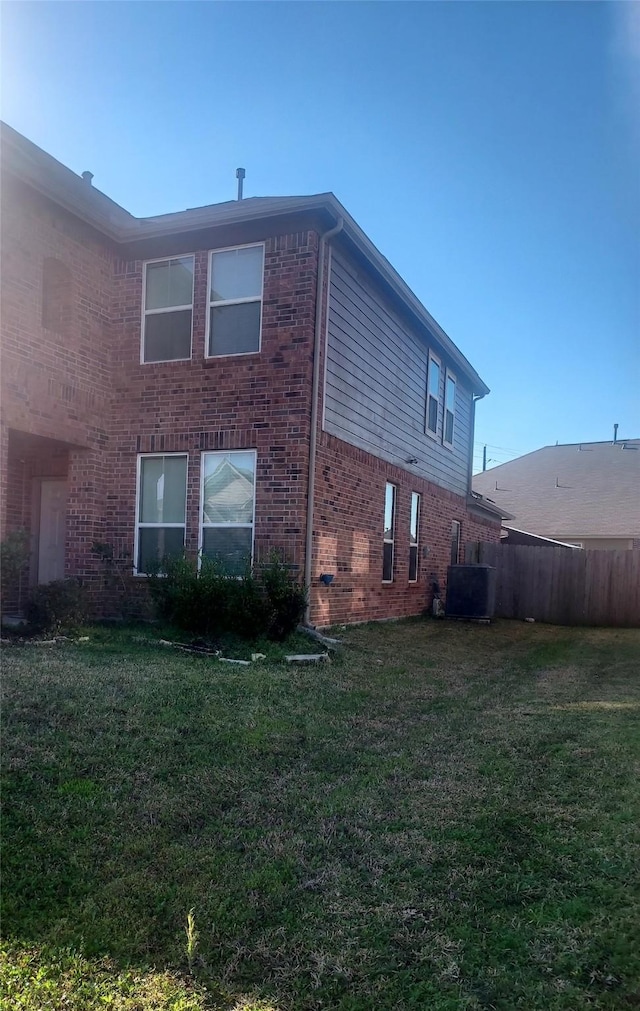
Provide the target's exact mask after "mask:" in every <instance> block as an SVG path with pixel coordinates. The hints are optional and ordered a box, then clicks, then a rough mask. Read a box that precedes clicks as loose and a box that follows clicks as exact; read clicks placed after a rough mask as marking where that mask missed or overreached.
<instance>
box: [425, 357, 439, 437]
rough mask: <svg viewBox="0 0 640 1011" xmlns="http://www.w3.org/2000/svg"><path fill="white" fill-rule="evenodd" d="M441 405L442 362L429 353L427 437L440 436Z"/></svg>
mask: <svg viewBox="0 0 640 1011" xmlns="http://www.w3.org/2000/svg"><path fill="white" fill-rule="evenodd" d="M439 404H440V362H439V361H438V359H437V358H436V357H435V356H434V355H432V354H431V352H429V365H428V371H427V412H426V420H425V431H426V433H427V435H432V436H433V437H434V439H435V438H437V436H438V413H439V412H438V407H439Z"/></svg>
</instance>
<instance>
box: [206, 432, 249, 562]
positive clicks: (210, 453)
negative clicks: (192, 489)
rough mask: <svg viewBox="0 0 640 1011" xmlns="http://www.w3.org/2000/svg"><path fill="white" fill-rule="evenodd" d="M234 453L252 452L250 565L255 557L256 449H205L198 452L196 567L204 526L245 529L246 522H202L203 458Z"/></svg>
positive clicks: (232, 454)
mask: <svg viewBox="0 0 640 1011" xmlns="http://www.w3.org/2000/svg"><path fill="white" fill-rule="evenodd" d="M236 453H244V454H247V453H251V454H253V512H252V514H251V567H252V568H253V560H254V557H255V542H256V496H257V492H258V451H257V449H205V450H203V451H202V453H201V454H200V514H199V517H198V568H200V566H201V565H202V558H203V556H204V531H205V527H208V528H213V527H222V528H223V529H227V530H229V529H234V530H237V529H240V528H242V529H243V530H246V528H247V527H248V526H249V524H248V523H205V522H204V472H205V467H204V460H205V457H206V456H234V454H236Z"/></svg>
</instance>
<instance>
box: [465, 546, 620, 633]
mask: <svg viewBox="0 0 640 1011" xmlns="http://www.w3.org/2000/svg"><path fill="white" fill-rule="evenodd" d="M465 558H466V561H467V563H483V564H485V565H492V566H493V567H494V568H495V570H496V617H497V618H535V619H536V621H548V622H551V623H552V624H555V625H620V626H628V627H629V626H630V627H632V628H638V627H640V551H637V550H633V551H583V550H571V549H568V548H563V547H557V548H554V547H529V546H526V545H520V544H486V543H483V542H474V543H471V544H467V545H466V549H465Z"/></svg>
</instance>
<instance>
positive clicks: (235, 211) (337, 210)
mask: <svg viewBox="0 0 640 1011" xmlns="http://www.w3.org/2000/svg"><path fill="white" fill-rule="evenodd" d="M1 136H2V157H3V161H5V162H6V161H7V160H9V165H8V168H9V170H10V171H13V172H14V174H16V175H18V176H19V178H22V179H23V180H24V181H25V182H26V183H28V185H30V186H32V187H33V188H34V189H36V190H37V191H38V192H40V193H42V194H43V195H44V196H46V197H48V198H49V199H51V200H53V201H54V202H55V203H57V204H59V205H60V206H61V207H63V208H64V209H65V210H67V211H69V212H70V213H72V214H74V215H75V216H76V217H78V218H80V219H81V220H83V221H85V222H86V223H87V224H89V225H92V226H93V227H94V228H96V229H97V230H99V231H101V232H102V233H103V234H104V235H106V236H107V237H108V238H109V239H111V240H112V241H115V242H117V243H121V244H126V243H128V242H135V241H140V240H143V239H153V238H160V237H163V236H165V235H176V234H180V233H186V232H189V231H196V230H201V229H203V228H207V227H210V228H215V227H220V226H224V225H233V224H239V223H241V222H246V221H250V220H266V219H268V218H270V217H278V216H282V215H286V214H293V213H300V212H303V213H304V212H314V211H322V210H324V211H327V212H328V213H329V214H330V215H332V216H333V217H335V218H336V220H337V219H338V218H342V219H343V221H344V227H343V234H344V235H345V236H346V237H347V238H348V240H349V241H350V242H351V243H352V244H353V245H354V246H355V248H356V249H357V250H358V251H359V252H360V253H361V255H363V256H364V257H365V259H366V260H367V261H368V262H369V264H370V265H371V266H372V268H373V270H374V272H375V273H376V274H377V275H378V276H379V278H380V279H381V280H382V281H383V283H384V284H385V285H386V286H387V288H388V289H390V290H391V292H392V293H393V294H394V296H395V297H396V298H397V299H399V301H400V302H401V304H403V305H404V306H405V307H406V309H407V310H408V311H409V313H410V315H411V316H412V317H413V318H414V319H416V320H417V321H418V323H419V324H420V325H421V326H423V327H424V328H425V329H426V330H427V331H428V332H429V334H431V336H432V337H433V338H434V340H435V341H436V342H437V343H438V344H439V346H440V349H441V350H442V351H443V352H444V353H445V354H446V355H448V357H449V358H450V359H451V361H452V362H453V363H454V364H455V365H456V367H457V368H458V369H459V370H460V371H461V373H462V374H463V375H464V376H465V378H466V379H467V381H468V383H469V384H470V386H471V389H472V393H473V394H474V395H475V396H478V397H484V396H486V395H487V394H488V393H489V387H488V386H487V385H486V383H484V382H483V380H482V379H481V378H480V376H479V375H478V373H477V372H476V370H475V369H474V368H473V366H472V365H471V363H470V362H469V361H468V359H467V358H466V357H465V356H464V355H463V353H462V352H461V351H460V349H459V348H458V347H457V346H456V345H455V344H454V342H453V341H452V340H451V338H450V337H449V335H448V334H447V333H446V332H445V331H444V330H443V329H442V327H441V326H440V324H439V323H438V322H437V321H436V320H435V319H434V317H433V316H432V315H431V313H430V312H429V311H428V309H427V308H426V307H425V306H424V305H423V304H422V302H421V301H420V299H419V298H418V297H417V295H415V293H414V292H413V291H412V290H411V288H410V287H409V286H408V284H407V283H406V281H404V280H403V278H402V277H401V276H400V274H399V273H398V272H397V270H396V269H395V268H394V267H393V266H392V265H391V263H390V262H389V260H387V258H386V257H385V256H383V254H382V253H381V252H380V250H379V249H378V248H377V247H376V246H375V245H374V243H373V242H372V241H371V239H370V238H369V237H368V235H367V234H366V233H365V232H364V231H363V229H362V228H361V227H360V226H359V225H358V224H357V222H356V221H355V219H354V218H353V217H352V216H351V215H350V214H349V212H348V211H347V210H346V209H345V208H344V207H343V205H342V204H341V203H340V201H339V200H338V199H337V197H336V196H335V195H334V194H333V193H331V192H328V193H317V194H312V195H310V196H303V197H282V198H278V197H274V198H269V203H268V204H263V205H262V206H260V207H258V206H256V205H253V204H252V199H253V198H249V199H247V200H246V201H244V200H239V201H228V202H227V201H225V203H226V204H228V206H226V207H225V208H224V210H221V209H220V208H221V207H222V206H223V205H221V204H209V205H206V206H204V207H199V208H193V209H191V210H186V211H177V212H174V213H172V214H169V215H160V216H158V217H157V218H136V217H134V216H133V215H132V214H130V213H129V211H127V210H125V208H123V207H121V206H120V205H119V204H117V203H115V201H113V200H111V198H110V197H108V196H107V195H106V194H104V193H102V192H101V191H100V190H98V189H97V188H95V187H93V186H92V185H90V184H89V183H86V182H85V181H84V180H83V179H82V178H81V177H80V176H78V175H76V173H75V172H73V171H72V170H71V169H70V168H68V167H67V166H66V165H63V164H62V162H59V161H58V160H57V159H56V158H54V157H53V156H52V155H50V154H48V153H47V152H46V151H44V150H43V149H42V148H40V147H38V146H37V145H36V144H34V143H33V142H32V141H30V140H28V139H27V138H26V137H24V136H23V135H22V134H20V133H18V131H17V130H14V128H13V127H11V126H9V125H8V124H7V123H2V124H1ZM12 162H15V164H13V165H12V164H11V163H12ZM255 199H257V200H261V199H264V198H260V197H258V198H255ZM213 208H217V210H216V212H215V215H214V214H213V213H212V210H213ZM214 217H215V220H212V218H214ZM169 218H170V219H171V220H167V219H169Z"/></svg>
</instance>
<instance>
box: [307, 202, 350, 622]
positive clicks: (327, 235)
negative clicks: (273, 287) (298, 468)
mask: <svg viewBox="0 0 640 1011" xmlns="http://www.w3.org/2000/svg"><path fill="white" fill-rule="evenodd" d="M343 226H344V218H338V221H337V223H336V225H335V226H334V227H333V228H330V229H329V231H328V232H324V234H323V235H321V236H320V243H319V249H318V276H317V279H316V318H315V324H314V344H313V383H312V390H311V431H310V433H309V479H308V482H307V536H306V542H305V550H304V584H305V586H306V587H307V591H308V592H309V593H310V592H311V562H312V552H313V503H314V497H315V489H316V451H317V445H318V394H319V392H320V349H321V342H322V335H321V327H322V310H323V308H324V299H323V297H322V295H323V290H322V289H323V285H324V269H325V260H326V251H327V242H328V241H329V240H330V239H332V238H333V237H334V236H335V235H337V234H338V233H339V232H341V231H342V228H343ZM328 298H329V279H327V312H328V311H329V305H328ZM310 615H311V600H310V598H308V599H307V607H306V610H305V612H304V620H305V624H307V625H308V624H309V619H310Z"/></svg>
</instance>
